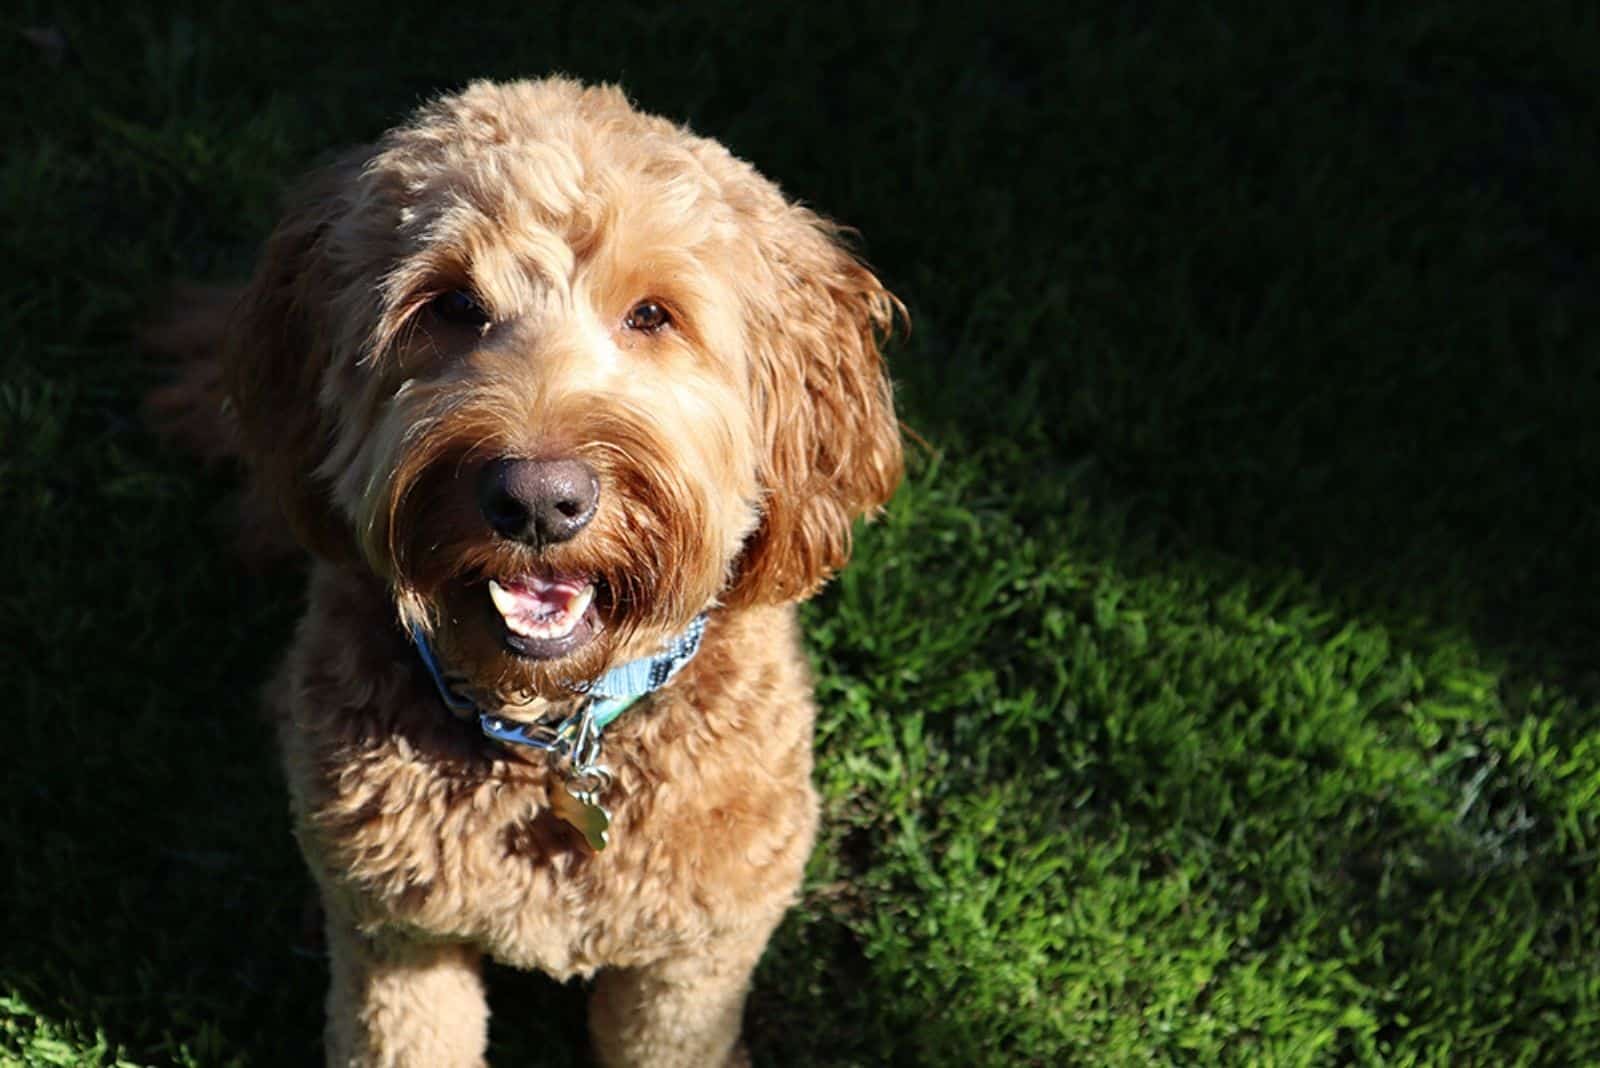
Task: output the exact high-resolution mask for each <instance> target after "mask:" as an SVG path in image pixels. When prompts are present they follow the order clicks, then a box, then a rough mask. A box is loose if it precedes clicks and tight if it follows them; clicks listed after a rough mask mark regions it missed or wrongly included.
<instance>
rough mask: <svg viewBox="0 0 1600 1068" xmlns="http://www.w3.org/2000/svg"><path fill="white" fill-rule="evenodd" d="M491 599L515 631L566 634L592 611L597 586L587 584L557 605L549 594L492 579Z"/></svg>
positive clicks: (532, 635)
mask: <svg viewBox="0 0 1600 1068" xmlns="http://www.w3.org/2000/svg"><path fill="white" fill-rule="evenodd" d="M551 585H552V586H554V584H551ZM489 599H490V600H491V601H492V602H493V603H494V607H495V611H497V612H499V613H500V618H501V619H502V620H504V621H505V625H506V629H507V630H509V631H510V632H511V633H513V634H516V635H520V636H521V637H524V638H564V637H566V636H567V635H568V634H571V633H572V632H573V630H575V629H576V628H577V626H578V623H579V622H580V621H581V620H582V619H583V614H584V613H585V612H586V611H588V609H589V605H590V603H592V602H593V600H594V587H593V586H587V585H586V586H584V587H583V588H582V589H580V590H578V591H577V592H575V593H573V594H572V595H571V596H570V597H569V598H568V599H567V600H566V601H565V602H564V603H562V604H560V605H553V604H552V603H551V602H550V600H548V599H546V598H545V597H542V596H532V595H529V594H527V593H523V592H519V591H517V590H508V589H506V588H505V587H504V586H502V585H500V583H498V582H496V581H495V580H493V579H490V580H489Z"/></svg>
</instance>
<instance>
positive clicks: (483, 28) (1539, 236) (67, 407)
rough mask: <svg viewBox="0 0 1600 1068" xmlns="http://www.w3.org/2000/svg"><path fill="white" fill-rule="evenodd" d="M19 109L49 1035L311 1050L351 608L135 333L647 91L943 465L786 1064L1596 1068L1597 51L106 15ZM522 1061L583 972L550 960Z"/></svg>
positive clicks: (8, 792) (794, 946)
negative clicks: (200, 461)
mask: <svg viewBox="0 0 1600 1068" xmlns="http://www.w3.org/2000/svg"><path fill="white" fill-rule="evenodd" d="M53 19H59V20H60V21H61V24H62V26H63V27H64V28H65V29H66V30H67V32H68V33H69V36H70V38H71V40H72V42H73V45H74V48H75V51H76V56H77V59H76V62H75V63H73V64H71V65H68V66H66V67H62V68H51V67H49V66H47V65H46V64H45V63H44V61H43V60H42V58H41V57H40V56H38V55H36V54H34V53H33V52H32V51H30V50H29V48H28V46H27V45H26V44H25V43H23V42H22V41H21V40H20V39H15V38H13V39H10V40H9V41H8V42H7V44H6V45H5V46H4V47H7V48H9V49H10V50H11V51H10V52H9V53H8V55H7V58H8V60H9V63H8V70H9V72H10V73H8V74H7V75H4V76H0V93H4V94H5V95H4V103H5V104H6V105H7V106H6V107H4V108H0V130H3V133H4V138H5V143H6V144H7V145H8V146H10V147H11V151H9V152H8V153H7V154H6V156H5V157H4V159H3V161H0V235H3V236H0V241H3V242H4V245H3V246H0V248H3V251H4V262H3V265H0V271H4V272H5V280H6V285H5V288H6V292H7V294H8V297H9V298H10V299H8V300H7V301H6V302H5V303H4V305H3V306H0V329H3V330H4V335H5V337H6V338H7V340H8V344H7V346H6V348H5V350H4V356H3V357H0V358H3V360H4V375H3V381H0V505H3V508H0V545H4V546H5V547H6V553H5V561H6V563H5V580H4V582H0V667H3V669H4V674H3V677H4V678H5V679H6V681H7V682H8V683H9V686H10V692H11V694H12V708H11V714H10V717H9V719H8V731H7V738H6V744H5V745H3V746H0V750H3V751H4V752H5V754H6V757H7V760H6V774H5V776H4V779H3V782H0V812H4V813H5V816H4V818H0V843H3V846H4V855H5V857H6V862H5V863H6V873H5V878H4V879H0V917H4V930H3V934H4V937H3V938H0V1059H3V1058H12V1059H20V1060H22V1061H23V1062H25V1063H39V1064H85V1065H99V1064H114V1063H117V1062H118V1060H119V1059H120V1060H123V1061H126V1062H128V1063H136V1064H166V1063H174V1064H203V1065H213V1064H277V1063H304V1062H305V1061H306V1060H308V1059H314V1057H315V1048H316V1041H317V1040H316V1035H317V1030H318V1028H319V1026H320V1008H319V1001H320V997H321V991H322V984H323V967H322V963H321V962H320V961H319V960H317V959H316V958H315V956H314V955H309V954H307V953H306V952H303V951H299V950H298V949H297V947H300V946H301V944H302V939H301V935H300V930H301V926H302V907H303V900H304V894H305V892H306V882H305V879H304V877H303V875H302V874H301V870H300V866H299V863H298V860H297V858H296V856H295V855H294V851H293V847H292V843H291V842H290V840H289V837H288V834H287V821H286V819H285V818H284V814H283V810H284V802H283V798H282V791H281V788H280V785H279V783H278V780H277V773H276V770H275V768H274V761H273V757H272V754H271V751H270V743H269V737H268V732H267V731H266V729H265V727H264V725H263V724H261V723H260V722H259V720H258V718H257V717H256V716H255V714H254V712H253V705H254V697H253V694H254V692H255V689H256V687H257V686H258V684H259V682H260V680H262V679H263V678H264V676H265V673H266V671H267V670H268V665H269V664H270V662H271V658H272V657H273V655H274V654H275V652H276V650H277V649H279V648H281V645H282V643H283V641H284V640H285V638H286V636H287V632H288V628H289V626H290V625H291V623H292V620H293V618H294V615H295V612H296V605H297V598H298V593H297V589H296V582H295V576H293V575H292V574H288V573H274V574H265V575H251V574H246V573H244V572H242V571H241V570H240V569H239V568H238V567H237V565H235V564H234V563H233V562H232V561H231V560H230V559H229V558H228V556H227V554H226V553H225V552H224V551H223V549H222V544H223V538H222V536H221V535H220V534H219V528H218V526H217V522H216V518H215V517H216V512H217V509H218V507H219V502H220V501H221V499H222V497H223V495H224V493H225V491H226V486H227V483H228V479H227V476H226V474H225V473H222V472H209V473H205V472H196V471H195V470H194V469H193V467H192V464H191V463H190V462H189V461H187V460H186V459H185V458H184V457H181V456H177V455H174V454H171V453H169V452H168V451H166V450H164V449H163V448H162V447H161V446H159V445H158V444H157V443H155V442H153V441H152V440H150V439H149V437H148V436H147V435H146V434H145V433H144V432H143V431H142V429H141V428H140V426H139V424H138V421H137V417H136V412H135V405H136V401H137V398H138V396H139V395H140V394H141V393H142V391H143V390H144V389H145V388H147V387H148V385H149V383H150V382H152V381H153V380H154V379H155V376H156V373H157V372H156V370H155V369H153V368H150V367H148V366H146V365H145V364H144V363H143V362H142V361H141V360H140V358H139V356H138V355H137V353H136V351H135V349H134V347H133V345H132V344H131V342H130V339H129V335H128V329H129V324H130V323H133V322H136V321H137V320H138V319H139V318H140V317H141V316H142V315H144V314H145V312H146V310H147V309H149V308H150V307H151V306H152V305H153V302H154V301H155V300H156V298H157V294H159V292H160V291H161V287H162V286H163V285H164V283H165V280H166V279H168V278H170V277H172V276H174V275H189V276H199V277H225V276H228V275H230V274H237V273H239V272H240V271H241V270H243V269H244V267H245V266H246V265H247V264H248V262H249V258H250V255H251V251H252V248H253V245H254V242H255V241H256V240H258V239H259V237H260V236H261V235H262V234H263V233H264V232H265V230H266V228H267V227H268V226H269V225H270V222H271V219H272V216H273V212H274V209H275V204H276V196H277V190H278V189H279V188H280V186H281V183H282V182H283V181H284V180H285V179H287V178H288V177H290V176H292V175H293V174H294V173H296V172H298V171H299V170H301V169H303V168H304V167H305V166H306V165H307V164H308V163H309V162H311V161H313V160H314V159H315V158H317V156H318V155H319V154H321V153H324V152H326V151H328V150H330V149H333V148H336V147H338V146H340V145H343V144H347V143H350V142H353V141H357V140H360V139H362V138H365V137H370V136H372V135H373V134H374V133H375V132H377V131H378V130H380V129H382V128H383V126H384V125H385V124H387V123H388V122H391V121H393V119H394V118H395V117H396V116H397V115H398V114H400V113H401V112H403V111H404V110H405V109H406V108H407V107H409V106H410V105H411V104H413V103H414V102H415V101H416V100H417V99H419V98H420V97H422V96H424V95H426V94H428V93H431V92H434V91H437V90H438V89H440V88H442V87H446V86H450V85H456V84H460V82H462V81H463V80H465V79H466V78H469V77H476V76H484V75H500V76H504V75H513V74H524V73H539V72H543V71H546V70H549V69H564V70H567V71H570V72H572V73H576V74H579V75H583V76H587V77H594V78H601V77H603V78H614V79H619V80H621V81H623V82H624V83H625V84H626V85H627V86H628V88H629V89H630V91H631V92H632V93H633V94H634V95H635V97H636V98H637V99H639V100H640V101H641V103H643V104H644V105H645V106H647V107H649V108H651V109H652V110H657V111H661V112H665V113H667V114H671V115H674V116H679V117H682V118H685V119H688V120H690V121H692V122H693V123H694V125H695V126H696V128H697V129H699V130H701V131H702V132H704V133H707V134H711V135H714V136H717V137H719V138H721V139H723V140H725V141H727V142H728V143H730V144H732V145H733V146H734V147H735V149H736V150H737V151H739V152H740V153H741V154H742V155H745V156H746V157H747V158H750V159H751V160H752V161H753V162H755V163H756V164H757V165H758V166H760V167H761V168H762V169H763V170H764V171H766V172H767V173H769V174H771V175H773V176H774V177H776V178H777V179H778V180H779V181H780V182H781V183H782V184H784V186H785V187H786V188H787V189H789V190H791V191H792V192H794V193H796V194H797V195H800V196H803V197H805V198H806V199H808V200H809V201H811V202H813V203H815V204H817V205H818V206H820V207H821V208H823V209H824V210H826V211H828V212H830V213H832V214H835V215H837V216H839V217H840V218H841V219H843V220H844V221H847V222H850V223H853V224H856V225H858V226H860V227H861V229H862V230H863V232H864V234H865V238H866V246H867V250H868V253H869V255H870V257H871V258H872V260H873V261H874V263H875V264H876V265H877V266H878V267H879V268H880V270H881V271H882V272H883V274H884V275H885V277H886V278H887V279H888V280H889V281H890V283H891V285H892V286H893V287H894V288H895V289H896V291H897V292H900V293H901V294H902V295H903V296H904V297H905V298H906V299H907V302H908V304H910V306H911V309H912V314H913V318H914V319H915V321H916V324H917V325H916V330H915V332H914V333H913V335H912V336H911V338H910V339H909V340H907V341H905V342H903V343H902V344H901V345H900V346H899V347H898V348H897V349H896V350H895V352H894V353H893V359H894V365H895V368H896V374H897V378H898V380H899V382H900V387H901V398H902V407H903V409H904V412H905V414H906V417H907V418H908V420H909V422H910V423H911V424H912V425H913V426H914V427H916V428H917V429H918V431H919V432H920V433H921V434H922V435H923V436H924V437H926V438H927V439H928V440H929V441H931V442H932V443H933V446H934V450H933V452H931V453H921V454H919V457H918V459H917V461H916V463H915V464H914V465H913V472H912V478H911V481H910V483H909V484H908V486H907V488H906V489H905V491H904V492H903V493H902V494H901V495H900V496H899V497H898V498H897V499H896V500H895V501H894V502H893V504H892V505H891V506H890V508H889V510H888V512H887V514H886V515H885V517H884V519H883V521H882V522H881V523H880V524H878V525H877V526H875V527H873V528H871V529H869V530H867V531H864V532H863V534H862V536H861V538H860V542H859V546H858V553H857V558H856V562H855V564H854V565H853V566H852V568H851V569H850V570H849V571H848V572H847V573H846V574H845V575H844V576H843V577H842V578H841V580H840V581H839V582H838V583H836V584H835V585H834V587H832V588H831V589H830V591H829V592H828V593H827V594H826V595H825V596H824V597H823V598H821V599H820V600H819V601H818V602H816V603H815V604H813V605H811V606H809V607H808V608H807V610H806V620H807V624H808V631H809V634H810V636H811V641H812V648H813V650H814V652H815V655H816V658H817V663H818V667H819V694H820V697H821V700H822V708H823V711H822V717H821V721H820V723H819V752H820V759H819V768H818V781H819V785H820V787H821V789H822V790H823V793H824V797H825V799H826V804H827V829H826V833H825V839H824V841H823V843H822V845H821V847H820V848H819V850H818V852H817V855H816V856H815V858H814V859H813V864H812V870H811V877H810V879H809V881H808V884H807V892H806V896H805V900H804V901H803V903H802V904H801V906H800V907H799V908H798V909H797V910H796V911H795V912H794V914H793V915H792V916H791V917H790V918H789V920H788V921H787V922H786V924H785V926H784V927H783V929H782V930H781V932H780V934H779V937H778V939H777V940H776V942H775V943H774V946H773V948H772V950H771V951H770V952H769V954H768V957H767V959H766V961H765V962H764V964H763V967H762V970H761V972H760V974H759V976H758V988H757V992H756V995H755V997H754V998H753V1001H752V1007H751V1012H750V1021H749V1030H750V1034H751V1039H752V1042H753V1043H754V1045H755V1046H756V1049H757V1052H758V1054H759V1055H761V1057H762V1059H763V1061H764V1062H766V1063H786V1064H862V1065H878V1064H972V1063H978V1064H1046V1063H1048V1064H1059V1063H1088V1064H1134V1063H1137V1064H1146V1063H1172V1064H1189V1063H1207V1064H1209V1063H1230V1064H1233V1063H1237V1064H1252V1063H1272V1064H1330V1063H1364V1064H1380V1063H1381V1064H1402V1065H1403V1064H1437V1065H1446V1064H1449V1065H1457V1064H1484V1065H1505V1064H1549V1065H1570V1064H1581V1063H1588V1062H1592V1061H1595V1060H1597V1059H1600V964H1597V963H1596V962H1597V961H1600V935H1597V933H1596V932H1597V930H1600V926H1597V920H1600V906H1597V905H1596V903H1595V902H1596V900H1597V898H1596V894H1595V893H1594V880H1595V876H1594V872H1595V869H1596V848H1597V847H1596V838H1597V832H1600V826H1597V822H1600V821H1597V798H1596V794H1597V792H1600V728H1597V727H1596V723H1597V722H1600V720H1597V717H1596V714H1595V713H1596V711H1597V708H1596V701H1597V699H1600V688H1597V682H1600V679H1597V676H1596V672H1595V668H1594V663H1595V660H1594V650H1595V649H1596V648H1600V642H1597V639H1600V634H1597V629H1600V628H1597V625H1596V622H1597V621H1596V617H1595V614H1594V609H1593V605H1594V604H1595V603H1597V597H1596V594H1597V593H1600V590H1597V589H1596V581H1597V580H1596V578H1595V573H1594V572H1593V571H1592V570H1591V569H1590V568H1589V567H1588V566H1587V563H1586V561H1587V559H1588V556H1589V555H1591V554H1592V546H1594V545H1595V544H1597V543H1600V537H1597V535H1600V509H1597V506H1596V505H1595V503H1594V496H1593V487H1594V486H1595V485H1600V478H1597V477H1596V476H1597V475H1600V471H1597V466H1600V438H1597V433H1600V432H1597V430H1596V421H1595V420H1594V419H1593V418H1592V415H1591V413H1593V412H1595V411H1596V410H1600V404H1597V401H1600V381H1597V373H1596V370H1595V363H1594V360H1593V353H1594V351H1595V346H1594V342H1595V340H1596V319H1595V315H1594V312H1593V308H1594V306H1595V296H1596V292H1595V289H1596V274H1595V270H1596V261H1595V253H1596V247H1597V244H1596V237H1597V227H1596V222H1597V219H1596V209H1595V206H1594V204H1595V201H1594V198H1593V192H1592V191H1593V190H1594V189H1595V188H1596V184H1595V182H1594V178H1595V169H1596V157H1595V151H1594V147H1593V133H1594V129H1595V126H1596V117H1597V111H1596V97H1595V90H1594V87H1593V79H1592V71H1593V70H1594V68H1595V60H1596V58H1597V57H1600V56H1597V54H1600V26H1597V24H1596V16H1595V15H1594V14H1593V13H1592V12H1591V11H1590V10H1589V9H1588V8H1586V7H1582V6H1579V5H1562V4H1554V3H1551V4H1542V5H1537V10H1532V9H1528V10H1518V11H1515V12H1511V11H1502V10H1501V9H1500V6H1498V5H1488V4H1483V5H1463V4H1450V5H1445V4H1442V3H1438V4H1420V5H1410V6H1408V7H1406V8H1405V9H1404V10H1399V9H1393V10H1386V9H1382V8H1373V9H1370V10H1369V9H1367V8H1365V7H1363V6H1362V5H1347V6H1345V7H1344V9H1342V10H1335V9H1334V8H1333V7H1332V6H1330V7H1329V8H1328V10H1326V11H1322V12H1315V13H1314V12H1308V11H1305V10H1299V9H1298V8H1290V9H1284V10H1283V11H1281V12H1279V13H1276V14H1273V13H1263V12H1260V11H1252V12H1249V13H1248V14H1241V13H1239V12H1238V11H1236V10H1230V9H1229V8H1228V7H1226V6H1223V5H1210V6H1189V7H1186V8H1185V9H1183V10H1182V11H1181V12H1177V11H1166V10H1164V7H1163V6H1162V5H1105V6H1100V5H1083V6H1080V7H1078V8H1077V9H1075V10H1070V11H1067V10H1061V11H1057V12H1055V13H1050V14H1047V13H1045V12H1044V11H1043V10H1035V9H1034V8H1033V7H1032V6H1031V5H1014V6H1012V7H1010V8H1003V9H994V8H985V9H982V10H980V9H978V8H976V7H973V8H971V9H970V10H967V9H964V8H960V7H957V6H948V7H945V6H934V7H929V8H925V9H921V10H920V11H916V12H912V11H907V10H903V9H902V10H896V9H891V8H889V7H882V8H877V7H871V6H863V5H850V6H848V7H847V6H845V5H829V4H823V5H817V6H815V7H813V8H810V9H808V12H807V13H806V14H805V15H804V16H799V15H794V16H791V15H786V14H782V13H778V12H768V11H764V10H758V9H753V8H752V9H745V8H741V7H738V6H736V5H732V4H706V5H697V6H696V7H695V8H694V9H693V10H686V11H678V12H673V13H671V14H660V13H653V12H650V11H647V10H645V9H643V8H638V7H632V6H628V5H620V6H616V7H614V8H610V9H608V10H606V11H604V12H602V11H599V10H595V9H590V8H586V7H582V6H577V5H572V6H560V7H552V8H550V9H548V10H541V11H530V10H529V9H527V8H525V7H511V6H506V7H504V8H503V9H497V8H496V7H494V6H493V5H474V7H473V9H472V10H470V11H465V10H453V9H452V10H449V11H441V10H439V9H421V8H418V9H416V10H411V9H406V8H394V7H387V8H384V9H382V10H381V12H380V11H376V10H370V11H363V10H360V9H358V8H354V7H351V8H343V9H341V10H340V11H338V12H332V13H330V12H326V11H316V12H312V11H309V10H305V11H302V10H299V9H296V8H292V7H282V6H279V7H275V8H273V9H271V10H254V9H252V8H250V7H248V6H246V5H236V6H234V5H224V6H223V7H222V8H219V9H216V10H208V11H206V12H205V13H204V14H201V13H199V12H198V10H194V9H191V10H189V11H187V13H185V12H184V11H183V10H180V9H176V8H174V9H162V8H159V7H155V6H146V7H141V8H126V7H124V6H121V5H115V6H113V5H105V6H100V7H96V6H93V5H85V6H83V7H82V8H81V9H78V10H75V11H74V12H72V13H71V16H70V17H68V16H67V15H64V14H60V13H57V12H54V11H51V10H49V9H46V8H44V7H40V6H34V7H31V8H30V9H29V10H28V12H27V14H26V15H25V17H24V20H23V21H24V22H32V23H43V22H49V21H51V20H53ZM493 999H494V1004H495V1008H496V1012H497V1017H496V1025H495V1032H494V1036H493V1041H494V1047H495V1048H494V1055H495V1059H496V1062H497V1063H511V1062H514V1061H530V1060H535V1059H537V1058H539V1057H541V1056H545V1057H547V1058H548V1059H550V1060H555V1061H562V1062H565V1061H568V1060H571V1059H573V1058H574V1057H576V1056H577V1055H578V1051H579V1050H581V1047H582V1027H581V1021H580V1020H579V1019H578V1010H579V1008H580V1006H581V999H582V994H581V991H580V990H578V989H576V988H555V987H553V986H551V985H550V984H548V983H546V982H544V981H542V980H540V979H538V978H536V977H529V976H516V975H509V974H503V973H496V975H495V977H494V983H493Z"/></svg>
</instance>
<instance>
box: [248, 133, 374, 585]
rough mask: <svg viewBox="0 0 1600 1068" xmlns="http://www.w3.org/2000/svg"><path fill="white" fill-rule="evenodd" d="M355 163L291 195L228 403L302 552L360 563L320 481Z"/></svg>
mask: <svg viewBox="0 0 1600 1068" xmlns="http://www.w3.org/2000/svg"><path fill="white" fill-rule="evenodd" d="M356 164H357V161H356V160H355V159H354V158H347V159H346V160H343V161H341V162H339V163H336V164H334V165H332V166H330V167H328V168H327V169H325V170H322V171H319V172H317V173H315V174H313V175H312V176H311V177H310V178H308V179H307V180H305V181H304V182H303V183H302V184H301V185H300V186H299V187H298V188H297V189H296V190H295V191H294V192H293V193H292V194H291V196H290V198H289V207H288V210H287V212H286V214H285V215H284V217H283V219H282V220H281V221H280V222H279V223H278V226H277V228H276V229H275V230H274V231H273V233H272V236H271V237H269V238H268V239H267V244H266V248H265V250H264V252H263V253H262V256H261V260H260V262H259V263H258V264H257V266H256V271H255V274H254V276H253V277H252V278H251V280H250V283H249V285H248V286H246V288H245V290H244V293H243V295H242V296H241V297H240V299H239V302H238V304H237V305H236V306H235V308H234V312H233V316H232V319H231V321H230V322H229V324H228V329H227V333H226V335H225V340H224V343H223V367H224V373H225V377H226V384H227V390H228V397H229V400H230V402H231V403H232V404H233V406H234V410H235V413H236V415H237V417H238V427H239V438H240V445H241V449H242V452H243V453H244V457H245V460H246V462H247V463H248V465H249V468H250V473H251V477H252V478H253V479H254V480H255V483H256V486H255V488H256V489H258V490H260V491H263V492H264V493H265V494H266V495H267V496H269V497H270V498H271V499H273V500H275V501H276V502H277V503H278V506H279V508H280V509H281V510H282V512H283V514H284V516H285V518H287V520H288V521H289V525H290V526H291V527H292V528H293V530H294V533H295V537H296V539H297V540H298V541H299V542H300V543H301V544H302V545H304V546H305V547H306V548H307V549H309V550H311V551H312V552H313V553H316V554H317V555H319V556H322V557H324V558H327V559H333V560H350V559H354V558H356V556H357V551H356V547H355V544H354V540H353V537H352V535H351V532H350V528H349V525H348V524H347V523H345V522H343V521H342V520H341V519H340V518H339V516H338V513H337V511H336V509H335V507H334V504H333V501H332V498H331V496H330V491H329V487H328V485H327V483H326V481H325V480H324V479H323V478H321V477H320V476H319V475H318V474H317V468H318V466H319V465H320V464H321V463H322V461H323V460H324V458H325V457H326V456H327V454H328V446H329V442H330V440H331V436H332V431H333V426H332V413H330V412H328V411H327V410H326V408H325V406H324V405H323V403H322V402H321V396H320V395H321V392H322V388H323V379H324V377H325V375H326V374H327V372H328V368H329V365H330V360H331V358H332V346H333V345H335V344H337V343H338V339H339V338H340V336H341V334H342V333H343V331H341V330H340V325H341V324H337V323H334V322H330V321H329V317H330V316H332V315H334V314H336V307H337V305H338V303H339V301H338V300H337V297H338V295H339V293H340V291H341V285H340V281H339V279H338V278H336V277H335V274H336V272H337V267H336V265H335V263H334V262H333V258H332V257H331V256H330V248H329V245H330V240H331V237H332V231H333V228H334V226H335V224H336V223H337V221H338V219H339V218H340V217H341V215H342V212H343V208H342V205H343V203H344V201H345V198H346V195H347V190H348V187H349V183H350V181H351V180H352V177H353V175H354V174H355V172H356Z"/></svg>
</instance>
